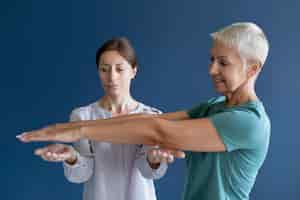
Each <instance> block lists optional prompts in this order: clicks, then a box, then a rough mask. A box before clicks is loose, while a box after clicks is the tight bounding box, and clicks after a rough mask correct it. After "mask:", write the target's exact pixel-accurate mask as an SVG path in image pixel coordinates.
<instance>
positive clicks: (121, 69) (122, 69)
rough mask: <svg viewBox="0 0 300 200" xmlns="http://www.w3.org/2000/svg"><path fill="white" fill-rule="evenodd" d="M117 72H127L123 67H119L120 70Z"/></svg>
mask: <svg viewBox="0 0 300 200" xmlns="http://www.w3.org/2000/svg"><path fill="white" fill-rule="evenodd" d="M117 71H118V72H122V71H125V69H124V68H122V67H118V68H117Z"/></svg>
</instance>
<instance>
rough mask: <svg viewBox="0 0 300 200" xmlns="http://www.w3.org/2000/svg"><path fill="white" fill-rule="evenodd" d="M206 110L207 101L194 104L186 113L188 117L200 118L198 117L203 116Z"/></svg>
mask: <svg viewBox="0 0 300 200" xmlns="http://www.w3.org/2000/svg"><path fill="white" fill-rule="evenodd" d="M207 110H208V103H202V104H200V105H198V106H195V107H193V108H191V109H189V110H187V114H188V116H189V117H190V118H200V117H204V115H205V113H206V112H207Z"/></svg>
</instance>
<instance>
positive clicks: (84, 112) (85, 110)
mask: <svg viewBox="0 0 300 200" xmlns="http://www.w3.org/2000/svg"><path fill="white" fill-rule="evenodd" d="M94 104H95V103H91V104H88V105H85V106H80V107H76V108H74V109H73V110H72V111H71V114H70V120H71V121H78V120H87V119H88V118H89V116H90V113H91V112H92V110H93V107H94V106H95V105H94Z"/></svg>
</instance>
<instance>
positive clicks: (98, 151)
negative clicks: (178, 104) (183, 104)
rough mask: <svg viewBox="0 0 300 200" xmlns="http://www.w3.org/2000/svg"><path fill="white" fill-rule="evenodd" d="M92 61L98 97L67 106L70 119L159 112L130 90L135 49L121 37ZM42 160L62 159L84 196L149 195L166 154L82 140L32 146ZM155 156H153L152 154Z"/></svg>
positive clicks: (147, 199) (109, 199) (146, 198)
mask: <svg viewBox="0 0 300 200" xmlns="http://www.w3.org/2000/svg"><path fill="white" fill-rule="evenodd" d="M96 64H97V70H98V73H99V77H100V80H101V83H102V87H103V89H104V93H105V94H104V96H103V97H101V98H100V99H99V100H98V101H96V102H93V103H91V104H89V105H87V106H82V107H79V108H76V109H74V110H73V111H72V113H71V116H70V120H71V121H73V122H75V121H83V120H96V119H107V118H113V117H116V116H121V115H129V114H136V113H144V114H160V113H161V111H159V110H158V109H156V108H153V107H150V106H147V105H145V104H143V103H141V102H138V101H136V100H135V99H134V98H133V97H132V96H131V94H130V85H131V80H132V79H133V78H134V77H135V76H136V73H137V68H138V65H137V59H136V55H135V51H134V49H133V47H132V46H131V44H130V42H129V41H128V40H127V39H126V38H115V39H112V40H109V41H107V42H105V43H104V44H103V46H102V47H101V48H99V49H98V51H97V54H96ZM36 155H39V156H41V157H42V158H43V159H44V160H46V161H52V162H60V161H62V162H63V167H64V172H65V176H66V178H67V179H68V180H69V181H71V182H74V183H84V194H83V199H84V200H99V199H103V200H105V199H106V200H141V199H143V200H155V199H156V196H155V189H154V184H153V180H152V179H158V178H160V177H161V176H163V175H164V173H165V171H166V169H167V162H168V161H169V162H172V160H173V158H172V156H171V155H166V154H162V152H161V151H159V150H156V149H153V150H152V149H149V147H147V146H143V145H130V144H111V143H105V142H96V141H92V140H88V139H82V140H79V141H77V142H76V143H75V144H74V147H73V146H71V145H65V144H52V145H49V146H47V147H44V148H42V149H39V150H37V151H36ZM156 155H158V156H156Z"/></svg>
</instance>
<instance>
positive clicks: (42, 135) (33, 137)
mask: <svg viewBox="0 0 300 200" xmlns="http://www.w3.org/2000/svg"><path fill="white" fill-rule="evenodd" d="M16 137H17V138H18V139H19V140H20V141H22V142H33V141H48V140H49V137H48V135H47V134H46V130H45V129H40V130H36V131H30V132H25V133H22V134H21V135H18V136H16Z"/></svg>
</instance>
